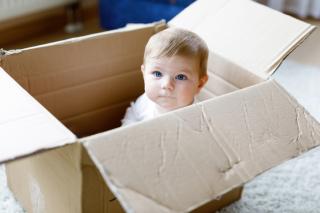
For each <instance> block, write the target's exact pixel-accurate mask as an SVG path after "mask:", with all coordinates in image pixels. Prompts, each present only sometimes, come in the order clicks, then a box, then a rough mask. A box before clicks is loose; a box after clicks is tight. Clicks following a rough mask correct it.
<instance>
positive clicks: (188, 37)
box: [143, 28, 208, 78]
mask: <svg viewBox="0 0 320 213" xmlns="http://www.w3.org/2000/svg"><path fill="white" fill-rule="evenodd" d="M175 55H179V56H186V57H196V58H197V59H198V61H199V67H200V70H199V77H200V78H201V77H204V76H206V75H207V62H208V47H207V45H206V43H205V42H204V41H203V40H202V39H201V38H200V37H199V36H198V35H197V34H195V33H193V32H191V31H188V30H184V29H180V28H168V29H165V30H163V31H160V32H159V33H156V34H155V35H153V36H152V37H151V38H150V39H149V41H148V43H147V45H146V47H145V51H144V58H143V63H144V64H145V63H146V61H147V60H148V59H149V58H161V57H171V56H175Z"/></svg>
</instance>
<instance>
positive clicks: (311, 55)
mask: <svg viewBox="0 0 320 213" xmlns="http://www.w3.org/2000/svg"><path fill="white" fill-rule="evenodd" d="M319 58H320V30H319V29H317V30H316V31H315V32H314V33H313V34H312V35H311V36H310V37H308V38H307V40H306V41H304V42H303V43H302V44H301V45H300V46H299V47H298V48H297V49H295V50H294V51H293V52H292V53H291V54H290V55H289V56H288V57H287V58H286V59H285V60H284V61H283V63H282V64H281V65H280V67H279V68H278V69H277V71H276V72H275V73H274V75H273V76H272V77H273V78H274V79H276V80H277V82H279V84H280V85H281V86H282V87H284V88H285V89H286V90H287V91H288V92H289V93H290V94H291V95H292V96H293V97H294V98H295V99H296V100H297V101H298V102H299V103H300V104H301V105H302V106H303V107H304V108H305V109H306V110H308V111H309V113H310V114H311V115H312V116H313V117H314V118H315V119H317V120H318V122H320V84H319V82H320V61H319Z"/></svg>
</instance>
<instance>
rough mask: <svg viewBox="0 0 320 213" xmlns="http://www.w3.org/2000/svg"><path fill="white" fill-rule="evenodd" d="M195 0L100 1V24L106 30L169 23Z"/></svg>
mask: <svg viewBox="0 0 320 213" xmlns="http://www.w3.org/2000/svg"><path fill="white" fill-rule="evenodd" d="M194 1H195V0H100V5H99V10H100V23H101V26H102V27H103V28H105V29H116V28H119V27H124V26H125V25H126V24H127V23H150V22H154V21H159V20H161V19H165V20H166V21H169V20H170V19H171V18H173V17H174V16H175V15H177V14H178V13H179V12H180V11H181V10H183V9H184V8H185V7H187V6H188V5H189V4H191V3H192V2H194Z"/></svg>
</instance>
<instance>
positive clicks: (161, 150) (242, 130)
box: [0, 0, 320, 212]
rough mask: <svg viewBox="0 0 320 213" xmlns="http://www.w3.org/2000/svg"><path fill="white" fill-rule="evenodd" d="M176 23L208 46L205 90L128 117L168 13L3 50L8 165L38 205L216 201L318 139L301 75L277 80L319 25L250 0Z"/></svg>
mask: <svg viewBox="0 0 320 213" xmlns="http://www.w3.org/2000/svg"><path fill="white" fill-rule="evenodd" d="M261 23H263V25H262V24H261ZM168 26H169V27H171V26H179V27H184V28H187V29H190V30H192V31H194V32H196V33H198V34H199V35H200V36H201V37H203V38H204V39H205V40H206V42H207V43H208V46H209V49H210V57H209V76H210V80H209V82H208V84H207V85H206V88H205V89H204V90H203V92H202V93H201V95H200V97H201V98H202V99H207V100H205V101H203V102H201V103H199V104H195V105H192V106H188V107H185V108H183V109H179V110H176V111H174V112H170V113H167V114H165V115H162V116H160V117H158V118H156V119H153V120H148V121H143V122H140V123H137V124H134V125H131V126H126V127H122V128H116V127H118V126H119V125H120V119H121V118H122V116H123V114H124V111H125V109H126V107H127V106H128V104H129V102H130V101H131V100H134V99H135V98H136V97H137V96H138V95H140V94H141V93H142V92H143V81H142V76H141V73H140V65H141V63H142V56H143V50H144V46H145V44H146V42H147V40H148V38H149V37H150V36H151V35H153V34H154V33H156V32H158V31H160V30H162V29H164V28H165V27H167V25H166V24H165V23H161V22H160V23H155V24H149V25H141V26H137V27H134V28H124V29H120V30H115V31H110V32H106V33H100V34H95V35H90V36H86V37H81V38H74V39H70V40H66V41H62V42H57V43H53V44H48V45H43V46H38V47H33V48H29V49H23V50H16V51H11V52H5V54H4V55H3V56H1V58H0V66H1V67H2V68H1V70H0V81H1V82H0V91H1V93H0V99H1V102H2V103H3V104H1V107H0V124H1V125H0V135H1V138H2V141H3V142H2V143H0V162H7V165H6V169H7V174H8V178H9V184H10V188H11V189H12V191H13V192H14V194H15V196H16V197H17V198H18V200H19V201H20V202H21V203H22V205H23V206H24V207H25V208H26V210H27V211H28V212H122V211H123V209H124V210H125V211H127V212H190V211H194V212H212V211H215V210H216V209H219V208H220V207H222V206H225V205H227V204H229V203H230V202H232V201H234V200H237V199H238V198H239V197H240V194H241V186H242V185H243V184H244V183H246V182H247V181H249V180H251V179H253V178H254V177H255V176H256V175H258V174H260V173H262V172H263V171H266V170H268V169H270V168H272V167H274V166H276V165H278V164H280V163H281V162H283V161H285V160H288V159H290V158H293V157H295V156H297V155H299V154H300V153H302V152H304V151H307V150H309V149H311V148H313V147H315V146H317V145H319V143H320V125H319V120H320V119H318V120H316V119H315V118H314V117H313V116H312V115H315V114H314V113H312V115H311V114H310V113H309V112H308V111H307V110H306V109H305V108H304V107H303V106H304V105H303V106H302V105H301V104H304V101H301V100H300V102H297V101H296V100H295V98H294V97H296V98H297V99H298V100H299V98H298V96H297V93H296V91H295V88H292V87H290V83H292V82H294V81H295V80H297V79H296V78H295V75H291V74H292V73H290V75H280V74H278V77H275V80H268V79H269V77H270V76H271V75H272V73H273V72H275V70H276V69H277V67H278V66H279V65H280V63H281V61H282V60H283V59H284V58H285V57H286V56H288V55H289V53H290V52H292V51H293V50H294V49H295V48H296V47H297V46H298V45H299V44H301V43H302V42H303V41H304V40H305V39H306V38H307V37H308V36H309V35H310V34H311V32H312V31H313V30H314V27H312V26H311V25H309V24H306V23H303V22H301V21H298V20H295V19H293V18H291V17H288V16H285V15H283V14H280V13H278V12H276V11H273V10H271V9H268V8H266V7H264V6H261V5H258V4H256V3H254V2H251V1H248V0H216V1H211V0H198V1H196V2H195V3H194V4H192V5H191V6H190V7H188V8H187V9H186V10H184V11H183V12H182V13H181V14H179V15H178V16H177V17H176V18H175V19H173V20H172V21H171V22H169V24H168ZM310 39H314V37H312V36H311V37H310ZM308 41H309V39H308V40H307V42H303V43H302V46H301V48H300V47H299V48H298V49H296V50H297V51H298V50H299V51H298V52H300V50H303V49H304V48H303V44H305V43H308ZM295 52H296V51H294V52H293V54H291V55H290V56H289V57H288V59H292V58H294V57H298V56H296V55H299V54H295ZM303 55H304V57H307V58H308V59H310V58H312V56H311V55H308V54H303ZM306 55H307V56H306ZM309 56H310V57H309ZM298 58H299V57H298ZM286 61H287V60H286ZM285 64H286V63H284V65H285ZM282 67H283V66H280V68H279V69H278V71H277V72H276V75H277V73H278V72H281V73H282V72H283V73H284V72H285V71H287V69H283V70H284V71H283V70H281V68H282ZM7 73H8V74H9V75H10V76H11V77H12V78H13V79H14V80H15V81H16V82H18V83H19V84H20V85H21V86H22V87H23V89H22V88H21V87H19V86H18V84H17V83H16V82H14V81H13V79H12V78H11V77H9V76H8V75H7ZM293 73H294V72H293ZM307 75H308V74H307ZM278 78H279V80H277V79H278ZM308 80H310V78H308ZM311 80H312V79H311ZM315 80H316V79H315ZM25 90H26V91H27V92H28V93H29V94H31V96H32V97H31V96H30V95H29V94H28V93H27V92H26V91H25ZM2 91H5V92H2ZM310 94H313V93H306V94H303V97H306V96H308V95H310ZM215 96H219V97H215ZM293 96H294V97H293ZM33 98H34V99H36V100H37V101H38V102H39V103H41V104H39V103H38V102H37V101H35V100H34V99H33ZM47 110H48V111H50V113H49V112H48V111H47ZM51 113H52V114H51ZM113 128H115V129H113ZM111 129H112V130H111ZM89 156H90V157H89ZM105 183H107V184H108V187H107V185H106V184H105ZM109 189H110V190H111V191H112V193H111V192H110V190H109ZM113 194H114V195H115V196H116V198H115V197H114V196H113ZM118 201H119V202H120V203H121V206H120V205H119V203H118Z"/></svg>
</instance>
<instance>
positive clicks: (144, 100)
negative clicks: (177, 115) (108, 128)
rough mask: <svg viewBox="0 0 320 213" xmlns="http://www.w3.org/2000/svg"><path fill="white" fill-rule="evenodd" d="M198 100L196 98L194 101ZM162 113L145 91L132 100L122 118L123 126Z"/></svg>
mask: <svg viewBox="0 0 320 213" xmlns="http://www.w3.org/2000/svg"><path fill="white" fill-rule="evenodd" d="M196 102H198V101H197V100H196V99H195V100H194V102H193V103H196ZM160 114H161V113H160V112H159V111H158V110H157V107H156V104H155V103H154V102H153V101H151V100H150V99H149V98H148V97H147V95H146V94H145V93H143V94H142V95H141V96H140V97H138V98H137V100H136V101H135V102H131V105H130V107H128V108H127V111H126V114H125V116H124V118H123V119H122V120H121V123H122V126H126V125H129V124H133V123H136V122H139V121H143V120H146V119H151V118H154V117H157V116H158V115H160Z"/></svg>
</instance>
